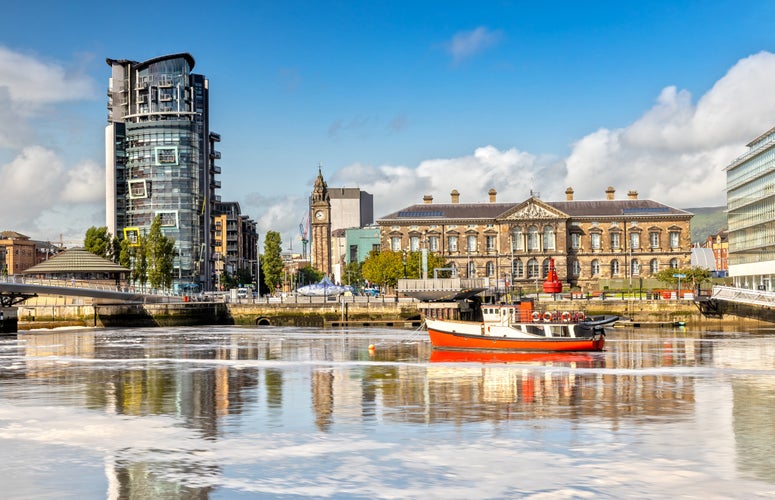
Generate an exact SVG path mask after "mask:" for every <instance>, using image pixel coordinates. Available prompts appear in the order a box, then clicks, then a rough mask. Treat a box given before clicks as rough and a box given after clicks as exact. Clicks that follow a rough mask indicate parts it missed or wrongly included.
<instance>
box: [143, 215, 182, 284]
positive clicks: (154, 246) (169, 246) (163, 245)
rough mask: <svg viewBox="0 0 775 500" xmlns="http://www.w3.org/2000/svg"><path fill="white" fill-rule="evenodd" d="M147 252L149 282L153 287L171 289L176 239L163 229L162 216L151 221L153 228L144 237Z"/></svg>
mask: <svg viewBox="0 0 775 500" xmlns="http://www.w3.org/2000/svg"><path fill="white" fill-rule="evenodd" d="M143 243H144V245H143V246H144V247H145V254H146V256H147V265H148V271H147V272H148V282H149V284H150V285H151V287H152V288H161V289H169V288H171V287H172V275H173V261H174V259H175V240H173V239H172V238H168V237H167V236H165V235H164V233H162V231H161V216H159V215H157V216H156V217H154V218H153V222H151V230H150V231H149V232H148V236H147V237H146V238H144V242H143Z"/></svg>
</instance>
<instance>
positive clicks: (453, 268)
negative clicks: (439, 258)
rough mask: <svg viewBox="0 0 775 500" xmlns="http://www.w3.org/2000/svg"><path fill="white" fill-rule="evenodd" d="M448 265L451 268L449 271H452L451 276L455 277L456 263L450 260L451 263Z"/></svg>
mask: <svg viewBox="0 0 775 500" xmlns="http://www.w3.org/2000/svg"><path fill="white" fill-rule="evenodd" d="M449 267H451V268H452V269H451V271H452V277H453V278H457V264H455V263H454V262H451V263H450V264H449Z"/></svg>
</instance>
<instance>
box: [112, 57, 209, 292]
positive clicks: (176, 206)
mask: <svg viewBox="0 0 775 500" xmlns="http://www.w3.org/2000/svg"><path fill="white" fill-rule="evenodd" d="M108 64H110V65H111V68H112V72H113V73H112V78H111V81H110V89H109V92H108V96H109V103H108V109H109V110H110V113H109V116H108V121H109V123H110V124H109V125H108V134H106V146H107V149H108V152H109V154H108V155H107V157H108V159H107V161H108V165H107V170H108V173H107V178H108V182H107V184H108V185H107V189H108V194H107V198H108V200H107V212H108V213H107V222H108V229H109V231H110V232H111V233H112V234H116V235H119V237H121V236H123V232H124V231H123V230H124V229H127V228H130V229H132V230H134V229H136V230H137V231H139V232H140V233H142V232H147V231H148V230H149V229H150V226H151V223H152V221H153V219H154V217H156V216H157V215H158V216H161V221H162V231H163V232H164V234H165V235H166V236H168V237H170V238H173V239H174V240H175V247H176V250H177V252H178V256H177V257H176V259H175V263H174V267H175V269H174V278H175V279H174V281H175V284H176V285H186V286H189V285H192V284H193V285H198V286H201V287H202V288H204V289H211V288H212V281H211V276H212V273H213V269H211V267H212V262H211V260H212V259H211V257H210V256H211V253H212V248H211V247H212V244H211V243H212V242H210V241H209V238H208V235H209V234H210V230H211V227H212V221H211V205H212V204H213V203H215V202H216V201H218V199H217V197H216V196H215V195H214V190H215V188H216V187H217V182H216V181H215V180H214V175H215V173H216V172H217V171H219V169H216V168H214V166H213V165H210V163H211V162H213V161H214V159H215V158H216V157H218V156H219V155H218V154H217V152H215V151H213V150H212V145H211V144H212V142H213V141H212V140H211V137H210V135H211V134H210V133H209V124H208V109H207V108H208V85H209V84H208V82H207V80H206V79H205V78H204V77H202V76H201V75H195V74H192V73H191V70H192V68H193V65H194V61H193V58H192V57H191V56H190V55H188V54H177V55H173V56H166V57H160V58H156V59H152V60H149V61H146V62H144V63H138V62H133V61H126V60H121V61H116V60H111V59H109V60H108ZM213 135H214V136H217V134H213ZM111 156H112V157H113V164H112V165H111V164H110V162H111V158H110V157H111Z"/></svg>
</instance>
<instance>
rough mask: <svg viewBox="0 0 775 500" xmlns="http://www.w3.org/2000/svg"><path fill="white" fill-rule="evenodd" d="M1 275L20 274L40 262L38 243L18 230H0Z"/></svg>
mask: <svg viewBox="0 0 775 500" xmlns="http://www.w3.org/2000/svg"><path fill="white" fill-rule="evenodd" d="M0 257H2V260H1V261H0V275H11V274H20V273H21V272H22V271H24V270H25V269H28V268H30V267H32V266H34V265H35V264H37V263H38V260H37V250H36V244H35V242H34V241H33V240H31V239H30V237H29V236H26V235H24V234H21V233H17V232H16V231H2V232H0Z"/></svg>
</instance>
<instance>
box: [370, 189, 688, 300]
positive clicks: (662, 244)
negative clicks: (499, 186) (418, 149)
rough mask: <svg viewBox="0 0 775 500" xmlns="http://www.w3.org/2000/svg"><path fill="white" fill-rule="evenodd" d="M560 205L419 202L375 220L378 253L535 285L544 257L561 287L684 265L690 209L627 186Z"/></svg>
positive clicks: (504, 282)
mask: <svg viewBox="0 0 775 500" xmlns="http://www.w3.org/2000/svg"><path fill="white" fill-rule="evenodd" d="M614 194H615V192H614V189H613V188H608V190H607V191H606V199H603V200H594V201H576V200H574V199H573V190H572V189H571V188H568V190H567V191H566V200H565V201H562V202H549V201H542V200H540V199H538V198H536V197H531V198H529V199H527V200H525V201H523V202H521V203H497V202H496V199H495V198H496V192H495V190H494V189H491V190H490V192H489V195H490V202H489V203H477V204H461V203H459V193H458V192H457V191H452V193H451V197H452V203H448V204H438V203H433V198H432V197H431V196H426V197H425V198H424V203H422V204H418V205H412V206H410V207H406V208H404V209H401V210H399V211H398V212H395V213H392V214H389V215H387V216H385V217H383V218H381V219H380V220H379V221H378V224H379V227H380V239H381V247H382V249H383V250H393V251H419V250H421V249H423V248H427V249H428V250H429V251H431V252H434V253H437V254H441V255H443V256H444V257H445V259H446V260H447V262H448V266H450V267H452V268H454V269H455V270H456V272H457V275H458V276H460V277H464V278H474V277H487V278H490V279H491V280H496V281H495V284H493V285H492V286H501V287H502V286H520V287H524V288H531V287H536V286H540V284H541V283H542V282H543V279H544V278H545V277H546V275H547V273H548V269H549V261H550V259H554V263H555V267H556V269H557V273H558V275H559V278H560V280H561V281H563V283H564V285H565V289H566V290H567V289H569V288H573V287H579V288H581V289H584V290H587V289H595V288H596V285H597V283H598V282H599V281H600V280H601V279H624V280H628V279H629V280H630V281H632V280H633V279H638V278H648V277H651V276H652V275H653V274H655V273H656V272H658V271H659V270H662V269H665V268H668V267H671V268H685V267H689V265H690V259H691V235H690V222H691V218H692V214H691V213H689V212H686V211H684V210H680V209H676V208H672V207H669V206H667V205H664V204H661V203H658V202H655V201H651V200H639V199H638V196H637V192H635V191H630V192H629V193H628V198H627V199H622V200H616V199H615V197H614Z"/></svg>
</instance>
